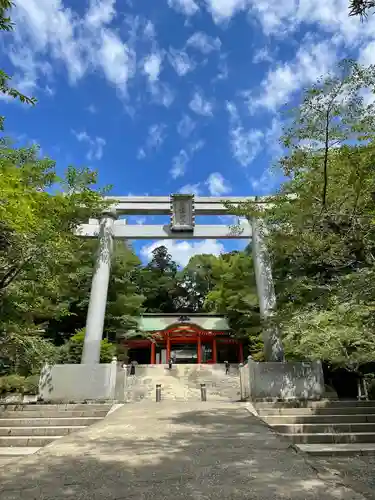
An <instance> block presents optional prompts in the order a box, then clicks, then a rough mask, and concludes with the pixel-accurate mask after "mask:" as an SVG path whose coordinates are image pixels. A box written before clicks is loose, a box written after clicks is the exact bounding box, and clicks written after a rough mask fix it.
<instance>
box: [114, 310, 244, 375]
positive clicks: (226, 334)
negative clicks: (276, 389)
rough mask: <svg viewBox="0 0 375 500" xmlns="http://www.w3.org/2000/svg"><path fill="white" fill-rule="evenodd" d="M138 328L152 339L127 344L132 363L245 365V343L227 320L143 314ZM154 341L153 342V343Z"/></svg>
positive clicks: (214, 317) (137, 339) (195, 315)
mask: <svg viewBox="0 0 375 500" xmlns="http://www.w3.org/2000/svg"><path fill="white" fill-rule="evenodd" d="M138 324H139V328H140V330H142V331H143V332H145V334H147V336H148V337H149V338H134V339H131V340H124V341H123V343H124V345H125V346H126V347H127V348H128V358H129V361H137V362H138V363H139V364H143V365H144V364H152V365H153V364H165V363H167V362H168V360H169V359H170V358H172V360H173V362H174V363H181V364H182V363H189V364H190V363H212V364H213V363H224V361H229V363H232V364H234V363H242V362H243V360H244V345H243V341H242V340H240V339H237V338H234V336H233V334H232V332H231V331H230V328H229V325H228V322H227V320H226V318H225V316H220V315H213V314H195V313H193V314H181V313H179V314H178V313H177V314H175V313H173V314H159V313H155V314H154V313H147V314H143V315H142V316H141V317H140V318H139V320H138ZM151 339H153V340H151Z"/></svg>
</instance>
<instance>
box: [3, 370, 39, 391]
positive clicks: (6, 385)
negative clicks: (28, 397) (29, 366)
mask: <svg viewBox="0 0 375 500" xmlns="http://www.w3.org/2000/svg"><path fill="white" fill-rule="evenodd" d="M38 382H39V375H31V376H30V377H22V376H21V375H16V374H12V375H5V376H4V377H0V394H38Z"/></svg>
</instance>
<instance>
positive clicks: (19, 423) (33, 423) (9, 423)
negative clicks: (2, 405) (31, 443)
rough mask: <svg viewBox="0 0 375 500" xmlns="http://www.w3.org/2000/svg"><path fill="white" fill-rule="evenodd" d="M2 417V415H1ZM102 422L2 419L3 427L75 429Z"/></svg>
mask: <svg viewBox="0 0 375 500" xmlns="http://www.w3.org/2000/svg"><path fill="white" fill-rule="evenodd" d="M0 415H1V414H0ZM100 420H102V417H76V418H70V417H57V418H50V417H44V418H43V417H39V418H0V428H1V427H39V426H40V427H45V426H47V425H52V426H53V427H57V426H62V427H75V426H88V425H92V424H94V423H95V422H99V421H100Z"/></svg>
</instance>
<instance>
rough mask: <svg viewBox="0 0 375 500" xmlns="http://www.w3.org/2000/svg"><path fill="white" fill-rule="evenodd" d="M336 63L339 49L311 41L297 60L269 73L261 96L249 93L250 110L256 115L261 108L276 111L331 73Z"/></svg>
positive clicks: (302, 48)
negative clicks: (298, 93)
mask: <svg viewBox="0 0 375 500" xmlns="http://www.w3.org/2000/svg"><path fill="white" fill-rule="evenodd" d="M336 61H337V52H336V48H335V47H333V46H332V44H331V43H330V42H328V41H323V42H319V43H316V42H314V41H309V42H308V43H305V44H302V45H301V47H300V49H299V50H298V52H297V55H296V58H295V60H293V61H292V62H286V63H284V64H278V66H277V67H276V68H275V69H272V70H270V71H269V72H268V73H267V76H266V77H265V79H264V80H263V81H262V83H261V86H260V87H261V92H260V94H259V95H258V96H255V95H254V94H253V92H249V95H248V105H249V109H250V110H251V111H253V110H256V109H257V108H258V107H264V108H267V109H268V110H270V111H276V110H277V109H278V108H279V107H280V106H282V105H283V104H285V103H286V102H287V101H288V100H289V99H290V97H291V96H292V95H293V94H294V93H295V92H296V91H298V90H300V89H301V88H302V87H303V86H305V85H308V84H310V83H312V82H315V81H316V80H317V78H319V77H320V76H321V75H324V74H325V73H327V72H328V71H329V70H330V69H331V68H332V66H333V65H334V64H335V62H336Z"/></svg>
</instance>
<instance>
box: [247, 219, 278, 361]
mask: <svg viewBox="0 0 375 500" xmlns="http://www.w3.org/2000/svg"><path fill="white" fill-rule="evenodd" d="M251 226H252V251H253V261H254V271H255V279H256V284H257V292H258V300H259V309H260V317H261V320H262V322H263V343H264V355H265V358H266V361H284V348H283V345H282V342H281V339H280V331H279V328H278V326H277V325H276V324H275V323H274V322H273V321H272V319H273V316H274V314H275V312H276V294H275V288H274V284H273V278H272V267H271V261H270V256H269V253H268V250H267V245H266V242H265V236H266V224H265V221H264V219H262V218H255V217H253V218H252V220H251Z"/></svg>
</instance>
